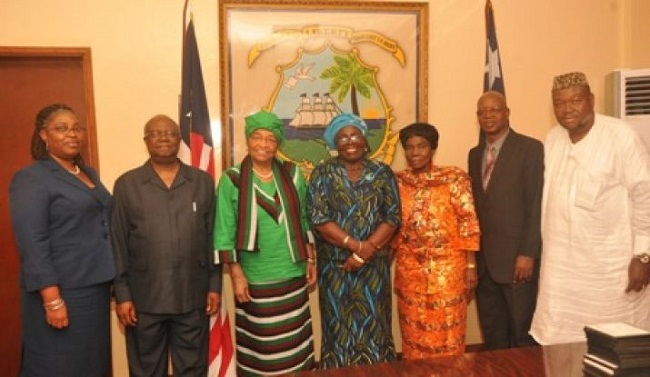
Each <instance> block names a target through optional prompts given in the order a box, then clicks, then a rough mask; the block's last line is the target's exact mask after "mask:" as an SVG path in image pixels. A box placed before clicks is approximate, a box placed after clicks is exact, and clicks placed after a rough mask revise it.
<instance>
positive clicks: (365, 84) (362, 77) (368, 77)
mask: <svg viewBox="0 0 650 377" xmlns="http://www.w3.org/2000/svg"><path fill="white" fill-rule="evenodd" d="M334 63H335V64H334V65H332V66H330V67H329V68H327V69H325V70H324V71H323V72H322V73H321V74H320V78H321V79H330V80H331V82H330V93H332V94H337V95H338V97H337V99H338V103H342V102H343V100H344V99H345V97H346V96H347V94H348V92H350V102H351V105H352V112H353V113H354V114H355V115H361V114H359V104H358V101H357V93H359V94H360V95H362V96H363V97H364V98H370V96H371V92H370V89H371V88H373V87H374V85H373V79H372V70H371V69H370V68H367V67H364V66H362V65H361V63H359V60H357V59H356V57H354V56H352V55H351V54H350V55H346V56H341V55H336V56H334Z"/></svg>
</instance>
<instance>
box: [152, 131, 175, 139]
mask: <svg viewBox="0 0 650 377" xmlns="http://www.w3.org/2000/svg"><path fill="white" fill-rule="evenodd" d="M179 136H180V134H179V133H178V131H149V132H147V134H146V135H145V139H156V140H160V139H176V138H177V137H179Z"/></svg>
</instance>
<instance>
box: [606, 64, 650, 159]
mask: <svg viewBox="0 0 650 377" xmlns="http://www.w3.org/2000/svg"><path fill="white" fill-rule="evenodd" d="M606 81H607V83H608V86H610V88H611V90H610V91H609V93H610V95H611V100H610V101H608V102H609V105H610V108H609V109H608V113H609V114H611V115H612V116H615V117H617V118H621V119H623V120H625V121H627V122H628V123H629V124H631V125H632V127H634V128H635V129H636V130H637V132H638V133H639V135H640V136H641V139H643V141H644V142H645V145H646V147H647V148H648V150H650V68H648V69H619V70H615V71H613V72H612V73H611V74H610V75H609V77H608V80H606Z"/></svg>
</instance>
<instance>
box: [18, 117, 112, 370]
mask: <svg viewBox="0 0 650 377" xmlns="http://www.w3.org/2000/svg"><path fill="white" fill-rule="evenodd" d="M35 126H36V128H35V129H34V133H33V135H32V146H31V153H32V157H33V158H34V160H35V162H34V163H32V164H31V165H29V166H27V167H25V168H23V169H21V170H20V171H18V172H17V173H16V174H15V175H14V177H13V179H12V181H11V184H10V186H9V197H10V206H11V219H12V223H13V230H14V234H15V236H16V241H17V243H18V250H19V253H20V262H21V271H20V287H21V301H22V302H21V309H22V333H23V352H22V363H21V364H22V365H21V371H20V376H98V377H99V376H103V375H104V373H105V372H106V369H107V367H108V362H109V354H110V341H109V339H110V338H109V337H110V317H109V315H110V281H111V280H112V279H113V276H114V274H115V268H114V264H113V258H112V253H111V246H110V237H109V236H108V235H109V223H108V220H109V214H110V209H111V196H110V194H109V192H108V191H107V190H106V188H105V187H104V186H103V185H102V183H101V182H100V181H99V177H98V176H97V174H96V173H95V171H94V170H93V169H92V168H90V167H89V166H86V165H84V164H83V161H82V158H81V150H82V147H83V144H84V142H85V141H86V139H87V138H86V135H85V132H86V129H85V127H84V126H83V125H81V124H80V123H79V120H78V119H77V116H76V115H75V113H74V111H73V110H72V109H71V108H70V107H68V106H66V105H62V104H54V105H50V106H47V107H45V108H43V109H42V110H41V111H40V112H39V113H38V114H37V116H36V122H35Z"/></svg>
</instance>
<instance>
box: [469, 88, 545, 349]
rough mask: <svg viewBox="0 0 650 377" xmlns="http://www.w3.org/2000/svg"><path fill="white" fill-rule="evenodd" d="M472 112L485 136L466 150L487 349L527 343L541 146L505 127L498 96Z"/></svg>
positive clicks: (505, 111)
mask: <svg viewBox="0 0 650 377" xmlns="http://www.w3.org/2000/svg"><path fill="white" fill-rule="evenodd" d="M476 114H477V117H478V122H479V125H480V127H481V130H482V131H483V133H484V134H485V139H486V140H485V143H480V145H478V146H476V147H474V148H472V149H471V150H470V152H469V174H470V176H471V177H472V191H473V194H474V200H475V205H476V212H477V214H478V218H479V223H480V226H481V251H480V252H479V253H478V255H477V268H478V276H479V283H478V287H477V289H476V303H477V308H478V314H479V322H480V326H481V331H482V333H483V342H484V346H485V348H486V349H500V348H510V347H520V346H526V345H533V344H536V343H535V341H534V340H533V338H532V337H531V336H530V335H529V334H528V331H529V329H530V322H531V319H532V316H533V312H534V311H535V302H536V296H537V282H538V278H539V258H540V254H541V249H542V241H541V235H540V214H541V198H542V185H543V174H544V156H543V155H544V148H543V146H542V143H541V142H539V141H538V140H535V139H532V138H530V137H527V136H524V135H521V134H518V133H516V132H515V131H514V130H513V129H511V128H510V121H509V117H510V109H509V108H508V106H507V104H506V100H505V97H504V96H503V95H502V94H501V93H498V92H486V93H484V94H483V95H482V96H481V97H480V98H479V100H478V103H477V111H476Z"/></svg>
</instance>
